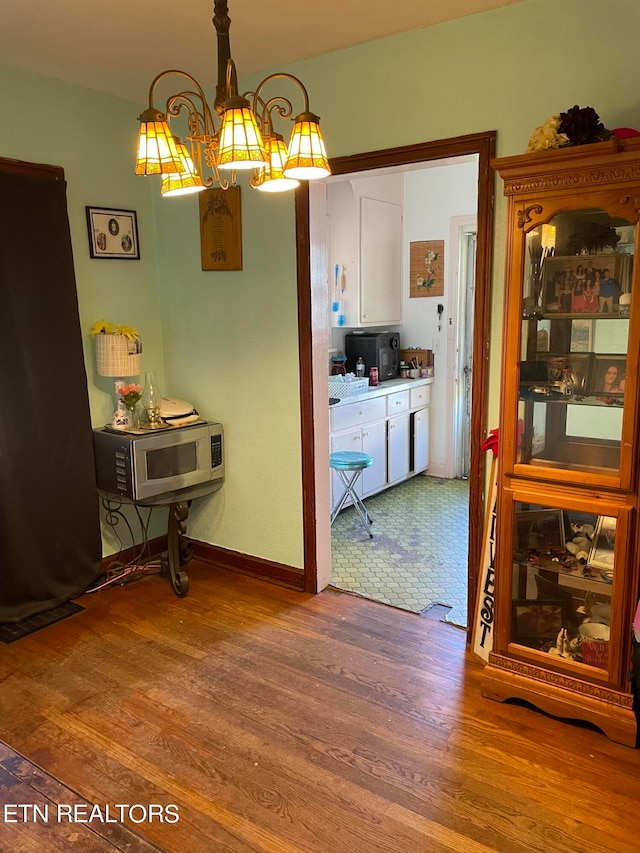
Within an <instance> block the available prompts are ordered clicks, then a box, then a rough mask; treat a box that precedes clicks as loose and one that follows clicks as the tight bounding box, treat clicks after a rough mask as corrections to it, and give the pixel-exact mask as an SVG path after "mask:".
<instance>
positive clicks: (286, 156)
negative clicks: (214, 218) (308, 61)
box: [135, 0, 331, 196]
mask: <svg viewBox="0 0 640 853" xmlns="http://www.w3.org/2000/svg"><path fill="white" fill-rule="evenodd" d="M213 8H214V12H213V14H214V17H213V25H214V27H215V29H216V33H217V39H218V84H217V87H216V97H215V101H214V104H213V108H210V107H209V105H208V104H207V100H206V96H205V94H204V91H203V89H202V87H201V85H200V84H199V83H198V81H197V80H196V79H195V78H194V77H192V76H191V75H190V74H187V73H186V72H185V71H178V70H175V69H171V70H168V71H162V72H161V73H160V74H158V75H157V76H156V77H155V78H154V79H153V81H152V83H151V86H150V87H149V107H148V108H147V109H146V110H145V111H144V112H143V113H142V115H141V116H140V117H139V119H140V136H139V140H138V156H137V160H136V169H135V172H136V175H161V176H162V179H163V180H162V188H161V192H162V195H164V196H171V195H184V194H186V193H192V192H199V191H200V190H204V189H207V188H208V187H219V188H221V189H225V190H226V189H228V188H229V187H230V186H235V184H236V174H237V172H238V171H239V170H252V175H251V177H250V179H249V183H250V185H251V186H252V187H254V188H255V189H259V190H263V191H264V192H281V191H284V190H289V189H294V188H295V187H297V186H299V182H300V180H307V181H311V180H316V179H318V178H324V177H326V176H327V175H330V174H331V170H330V169H329V164H328V162H327V155H326V152H325V147H324V141H323V139H322V134H321V132H320V119H319V118H318V116H317V115H315V114H314V113H312V112H310V110H309V96H308V94H307V90H306V89H305V87H304V85H303V84H302V82H301V81H300V80H298V78H297V77H294V76H293V75H292V74H286V73H284V72H276V73H275V74H270V75H269V76H268V77H265V79H264V80H263V81H262V82H261V83H260V84H259V85H258V86H257V88H256V90H255V92H246V93H245V94H244V95H239V94H238V82H237V76H236V67H235V63H234V61H233V59H231V48H230V43H229V28H230V25H231V19H230V18H229V14H228V7H227V0H214V4H213ZM170 76H177V77H180V78H183V79H184V80H186V81H187V83H186V88H185V89H183V91H180V92H177V93H176V94H174V95H170V96H169V97H168V98H167V102H166V106H165V111H164V112H160V111H159V110H157V109H156V107H155V106H154V103H153V96H154V93H155V89H156V86H157V85H158V84H159V83H160V82H161V81H163V80H165V78H167V77H170ZM278 79H280V80H286V81H289V83H290V84H292V85H293V87H295V88H297V89H298V90H299V92H298V94H301V95H302V100H303V107H302V112H300V113H299V114H297V115H295V116H294V111H293V105H292V103H291V101H290V100H289V99H288V98H286V97H284V96H282V95H267V94H265V90H266V89H267V88H271V87H270V84H271V83H272V82H273V81H274V80H278ZM183 85H184V84H183ZM181 114H186V125H187V133H186V135H185V136H184V140H183V139H181V138H180V137H179V136H176V135H175V134H174V133H173V132H172V130H171V128H170V121H171V120H172V119H176V118H177V117H178V116H181ZM292 116H294V117H293V118H292ZM183 117H184V116H183ZM291 118H292V121H293V130H292V132H291V137H290V139H289V143H288V145H287V144H285V141H284V137H283V136H282V134H280V133H278V132H277V130H276V129H275V127H274V119H275V120H276V121H280V120H283V119H291ZM227 174H228V176H227Z"/></svg>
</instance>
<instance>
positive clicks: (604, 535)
mask: <svg viewBox="0 0 640 853" xmlns="http://www.w3.org/2000/svg"><path fill="white" fill-rule="evenodd" d="M616 520H617V519H615V518H613V517H612V516H609V515H600V516H598V521H597V522H596V529H595V532H594V534H593V544H592V545H591V552H590V554H589V565H590V566H594V567H595V568H597V569H605V570H607V571H613V551H614V547H615V543H616Z"/></svg>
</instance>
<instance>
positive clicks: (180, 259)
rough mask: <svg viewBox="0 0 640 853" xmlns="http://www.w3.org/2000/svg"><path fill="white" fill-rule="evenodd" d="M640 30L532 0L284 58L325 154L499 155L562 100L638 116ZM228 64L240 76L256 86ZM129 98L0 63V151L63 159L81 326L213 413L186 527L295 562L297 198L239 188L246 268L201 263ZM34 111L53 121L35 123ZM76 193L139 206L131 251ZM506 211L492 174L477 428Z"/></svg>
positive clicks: (105, 387) (626, 9) (582, 0)
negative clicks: (210, 483) (90, 245)
mask: <svg viewBox="0 0 640 853" xmlns="http://www.w3.org/2000/svg"><path fill="white" fill-rule="evenodd" d="M638 32H640V4H638V2H637V0H606V2H605V0H528V2H524V3H521V4H518V5H515V6H511V7H507V8H503V9H499V10H496V11H494V12H487V13H484V14H481V15H474V16H470V17H467V18H463V19H461V20H458V21H451V22H447V23H445V24H441V25H439V26H436V27H432V28H428V29H424V30H419V31H415V32H412V33H407V34H403V35H398V36H393V37H389V38H387V39H381V40H378V41H375V42H371V43H368V44H365V45H361V46H359V47H355V48H351V49H348V50H343V51H336V52H334V53H331V54H328V55H325V56H321V57H317V58H315V59H312V60H309V61H306V62H303V63H298V64H296V65H293V66H290V67H289V68H288V69H286V70H288V71H290V72H292V73H294V74H296V75H298V76H299V77H301V78H302V79H303V80H304V81H305V83H306V85H307V87H308V89H309V93H310V97H311V109H313V110H315V111H317V112H318V113H319V115H320V116H321V118H322V127H323V130H324V134H325V139H326V141H327V147H328V151H329V155H330V156H341V155H346V154H355V153H358V152H363V151H371V150H376V149H381V148H387V147H395V146H400V145H407V144H411V143H416V142H422V141H428V140H433V139H441V138H446V137H451V136H457V135H461V134H468V133H475V132H479V131H486V130H497V131H498V154H499V155H510V154H516V153H520V152H523V151H524V150H525V148H526V145H527V141H528V138H529V135H530V133H531V131H532V130H533V128H534V127H535V126H536V125H538V124H541V123H542V122H543V121H544V120H545V118H546V117H547V116H548V115H550V114H552V113H555V112H559V111H561V110H564V109H566V108H568V107H571V106H573V104H576V103H577V104H579V105H580V106H587V105H589V106H593V107H595V109H596V110H597V111H598V112H599V113H600V115H601V118H602V119H603V121H604V123H605V124H606V125H607V126H609V127H619V126H631V127H637V128H640V104H639V99H640V52H639V51H638V47H637V34H638ZM231 40H232V45H233V28H232V39H231ZM213 45H214V32H213V29H212V49H213ZM158 70H160V68H159V69H158ZM185 70H189V69H185ZM239 73H240V88H241V89H246V88H249V87H250V86H251V84H252V83H255V82H257V79H254V80H251V79H244V78H243V76H242V68H240V69H239ZM260 76H263V75H260ZM142 106H143V105H141V104H131V103H126V102H124V101H119V100H117V99H115V98H111V97H108V96H104V95H97V94H95V93H91V92H88V91H86V90H82V89H80V88H76V87H71V86H68V85H65V84H62V83H57V82H55V81H52V80H49V79H46V78H42V77H35V76H31V75H27V74H18V73H14V72H11V71H7V70H2V69H0V109H2V116H3V121H2V123H0V155H2V156H8V157H15V158H19V159H24V160H35V161H39V162H47V163H54V164H57V165H61V166H63V167H64V168H65V171H66V173H67V180H68V182H69V212H70V218H71V227H72V237H73V245H74V252H75V258H76V271H77V277H78V294H79V300H80V312H81V319H82V324H83V328H85V329H87V328H88V327H89V326H90V325H91V323H92V322H93V321H94V320H95V319H98V318H100V317H103V316H105V317H108V318H110V319H113V320H114V321H116V322H117V321H120V322H128V323H131V324H133V325H138V326H139V327H140V328H141V329H142V331H143V335H144V366H145V368H146V369H156V370H158V372H159V378H160V381H161V387H162V389H163V391H164V392H165V393H168V394H172V395H174V396H180V397H184V398H186V399H188V400H191V401H192V402H194V403H195V404H196V405H197V407H198V408H199V409H200V410H201V412H202V413H203V414H204V415H206V416H207V417H210V418H216V419H219V420H221V421H222V422H223V423H224V425H225V429H226V435H227V445H226V450H227V456H226V461H227V479H226V482H225V486H224V488H223V489H222V490H221V491H220V492H218V493H217V494H215V495H213V496H212V497H210V498H207V499H203V500H201V501H196V502H195V503H194V505H193V507H192V509H191V513H190V523H189V532H190V534H191V535H193V536H195V537H196V538H199V539H202V540H205V541H208V542H212V543H215V544H218V545H221V546H223V547H226V548H230V549H232V550H237V551H240V552H245V553H248V554H252V555H257V556H260V557H264V558H266V559H270V560H275V561H279V562H283V563H286V564H289V565H293V566H298V567H299V566H301V565H302V520H301V516H302V513H301V509H302V507H301V501H302V496H301V486H300V437H299V430H300V422H299V405H298V367H297V361H298V353H297V347H298V343H297V325H296V284H295V239H294V238H295V235H294V209H293V199H292V198H289V197H286V198H273V197H269V196H266V197H264V196H263V195H262V194H260V193H256V192H253V191H252V190H249V189H243V196H242V204H243V232H244V239H243V251H244V267H243V270H242V271H241V272H229V273H213V272H207V273H205V272H202V271H201V270H200V260H199V233H198V215H197V209H198V202H197V198H196V197H186V198H180V199H175V200H168V199H166V200H165V199H161V198H160V194H159V184H158V182H157V181H155V180H154V179H143V178H135V177H134V176H133V175H132V158H133V149H134V145H135V134H136V122H135V118H136V116H137V115H138V113H139V111H140V108H141V107H142ZM36 121H37V122H38V124H39V125H42V124H44V125H45V126H47V127H48V129H49V130H48V132H47V133H46V134H42V135H41V137H37V136H36V135H35V132H34V131H33V129H32V128H33V127H34V125H35V124H36ZM98 135H100V139H99V141H98V142H96V137H97V136H98ZM96 160H97V162H98V163H99V166H98V168H95V167H94V166H93V165H92V163H93V162H94V161H96ZM85 204H94V205H104V206H113V207H124V208H132V209H135V210H137V211H138V216H139V225H140V243H141V248H142V260H141V261H139V262H124V261H122V262H118V261H113V262H111V261H91V260H90V259H89V257H88V249H87V241H86V226H85V222H84V205H85ZM504 211H505V205H504V202H503V200H502V197H501V188H500V187H498V199H497V205H496V240H495V258H494V274H493V281H494V295H493V304H492V317H493V331H492V349H491V385H490V395H491V403H490V416H489V421H490V422H489V424H488V426H489V427H493V426H495V425H497V419H498V405H499V397H498V393H499V391H498V389H499V381H498V376H499V374H498V371H499V363H498V362H499V353H500V326H501V312H502V289H503V286H502V274H503V265H504V251H503V243H504V231H505V225H504ZM154 252H157V260H156V257H155V255H154ZM87 354H88V356H89V358H88V369H87V372H88V381H89V389H90V394H91V406H92V413H93V417H94V423H96V424H99V423H101V422H104V420H105V419H106V418H107V416H108V413H109V411H110V409H111V398H110V387H109V385H110V383H109V382H108V380H100V379H97V380H96V379H94V377H93V368H92V351H91V349H90V346H89V343H88V341H87ZM163 360H164V364H163Z"/></svg>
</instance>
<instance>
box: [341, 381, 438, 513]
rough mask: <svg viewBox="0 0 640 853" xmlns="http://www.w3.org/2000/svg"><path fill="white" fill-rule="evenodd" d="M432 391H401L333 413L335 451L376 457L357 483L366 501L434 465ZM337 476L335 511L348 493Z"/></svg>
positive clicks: (358, 490)
mask: <svg viewBox="0 0 640 853" xmlns="http://www.w3.org/2000/svg"><path fill="white" fill-rule="evenodd" d="M430 394H431V387H430V385H423V386H419V387H417V388H413V389H411V392H410V393H409V391H404V390H403V391H395V392H392V393H389V394H388V395H386V396H382V397H377V398H373V399H371V400H367V401H365V402H354V403H350V404H348V405H344V406H340V407H335V408H333V409H332V410H331V441H330V450H331V452H332V453H334V452H336V451H345V450H351V451H359V452H364V453H369V454H370V455H371V456H372V457H373V465H371V467H369V468H365V469H364V471H363V472H362V476H361V477H360V478H359V480H358V483H357V485H356V492H357V493H358V494H359V495H360V496H361V497H365V498H366V497H367V496H368V495H373V494H376V493H377V492H381V491H382V490H383V489H386V488H387V487H388V486H393V485H395V484H396V483H400V482H402V481H403V480H406V479H408V478H409V477H412V476H413V475H414V474H420V473H421V472H423V471H426V470H427V468H428V467H429V402H430ZM343 488H344V487H343V485H342V481H341V480H340V478H339V477H338V475H337V474H336V473H335V471H332V472H331V507H332V509H333V508H334V507H335V505H336V504H337V502H338V501H339V500H340V498H341V496H342V492H343Z"/></svg>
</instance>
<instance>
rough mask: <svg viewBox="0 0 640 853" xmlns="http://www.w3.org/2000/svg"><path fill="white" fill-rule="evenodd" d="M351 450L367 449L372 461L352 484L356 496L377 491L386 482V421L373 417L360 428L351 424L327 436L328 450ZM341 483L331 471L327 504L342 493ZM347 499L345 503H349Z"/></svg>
mask: <svg viewBox="0 0 640 853" xmlns="http://www.w3.org/2000/svg"><path fill="white" fill-rule="evenodd" d="M345 450H348V451H355V452H356V453H368V454H369V455H370V456H371V457H372V458H373V464H372V465H371V466H370V467H369V468H365V469H364V471H363V472H362V474H361V476H360V477H359V478H358V481H357V483H356V486H355V491H356V494H358V495H360V497H366V496H367V495H371V494H374V493H375V492H379V491H380V490H381V489H384V487H385V484H386V482H387V422H386V420H382V421H376V422H373V423H370V424H367V426H366V427H363V428H362V429H361V428H359V427H355V428H353V429H350V430H346V431H345V432H340V433H337V434H336V435H333V436H332V437H331V452H332V453H335V452H337V451H345ZM343 490H344V485H343V483H342V480H341V479H340V477H339V475H338V474H337V473H336V472H335V471H332V472H331V508H332V509H333V507H335V505H336V503H337V502H338V501H339V500H340V498H341V497H342V492H343ZM350 503H351V501H348V502H347V504H346V506H349V504H350Z"/></svg>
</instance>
